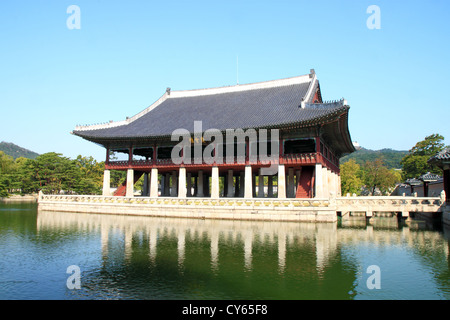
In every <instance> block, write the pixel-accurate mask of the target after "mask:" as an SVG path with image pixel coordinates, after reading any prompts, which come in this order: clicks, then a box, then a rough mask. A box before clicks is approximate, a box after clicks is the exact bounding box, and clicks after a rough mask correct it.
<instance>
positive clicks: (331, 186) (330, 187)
mask: <svg viewBox="0 0 450 320" xmlns="http://www.w3.org/2000/svg"><path fill="white" fill-rule="evenodd" d="M327 178H328V196H329V195H330V193H333V194H335V192H334V179H333V171H331V170H330V169H327Z"/></svg>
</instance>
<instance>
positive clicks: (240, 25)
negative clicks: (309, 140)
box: [0, 0, 450, 160]
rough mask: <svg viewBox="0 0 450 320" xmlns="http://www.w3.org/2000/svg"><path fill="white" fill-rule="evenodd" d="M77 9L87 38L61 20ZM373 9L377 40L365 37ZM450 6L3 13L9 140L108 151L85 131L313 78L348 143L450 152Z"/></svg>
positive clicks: (2, 132)
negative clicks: (173, 93)
mask: <svg viewBox="0 0 450 320" xmlns="http://www.w3.org/2000/svg"><path fill="white" fill-rule="evenodd" d="M72 4H74V5H77V6H78V7H79V8H80V10H81V14H80V21H81V29H79V30H77V29H74V30H70V29H69V28H67V25H66V20H67V19H68V18H69V16H70V14H68V13H67V12H66V10H67V8H68V7H69V6H70V5H72ZM369 5H377V6H378V7H379V8H380V18H381V29H378V30H377V29H374V30H371V29H369V28H367V25H366V21H367V19H368V18H369V17H370V16H371V14H368V13H367V12H366V10H367V8H368V7H369ZM449 11H450V1H447V0H440V1H439V0H433V1H391V0H389V1H379V0H371V1H365V0H358V1H355V0H347V1H336V0H329V1H324V0H322V1H320V0H319V1H299V0H296V1H283V0H281V1H280V0H278V1H261V0H258V1H244V0H239V1H212V0H210V1H195V0H192V1H149V0H147V1H138V0H133V1H114V0H111V1H100V0H89V1H87V0H86V1H84V0H70V1H64V0H54V1H51V0H48V1H44V0H43V1H35V0H30V1H20V0H15V1H12V0H2V1H0V48H1V50H0V108H1V125H0V140H3V141H7V142H13V143H15V144H18V145H20V146H22V147H25V148H27V149H30V150H33V151H35V152H38V153H45V152H51V151H54V152H59V153H62V154H63V155H65V156H67V157H70V158H75V157H76V156H77V155H79V154H81V155H84V156H88V155H92V156H94V157H95V158H96V159H97V160H104V158H105V151H104V149H103V148H102V147H99V146H97V145H95V144H93V143H91V142H88V141H85V140H83V139H81V138H79V137H76V136H72V135H71V134H70V131H72V130H73V129H74V128H75V126H76V125H77V124H95V123H103V122H107V121H109V120H114V121H118V120H123V119H125V117H126V116H133V115H134V114H136V113H138V112H140V111H141V110H143V109H144V108H146V107H147V106H149V105H150V104H152V103H153V102H154V101H155V100H157V99H158V98H159V97H160V96H161V95H162V94H163V93H164V91H165V89H166V87H171V88H172V89H173V90H186V89H198V88H208V87H216V86H224V85H234V84H236V78H237V74H236V73H237V72H236V69H237V68H236V57H237V56H239V83H241V84H243V83H251V82H258V81H266V80H273V79H279V78H285V77H292V76H297V75H303V74H307V73H309V70H310V69H311V68H314V69H315V70H316V73H317V76H318V79H319V81H320V84H321V89H322V95H323V98H324V99H325V100H334V99H340V98H342V97H344V98H345V99H347V100H348V103H349V104H350V106H351V109H350V116H349V127H350V133H351V136H352V140H354V141H358V142H359V144H360V145H362V146H363V147H366V148H370V149H381V148H393V149H397V150H408V149H410V148H411V147H412V146H414V144H415V143H416V142H417V141H420V140H422V139H423V138H424V137H425V136H427V135H430V134H433V133H440V134H442V135H443V136H444V137H445V138H446V140H445V142H446V144H450V125H449V118H450V117H449V110H450V102H449V101H448V99H447V93H448V91H449V75H450V62H449V57H450V54H449V52H450V48H449V46H450V44H449V43H450V41H449V40H450V39H449V37H450V19H449V18H448V12H449Z"/></svg>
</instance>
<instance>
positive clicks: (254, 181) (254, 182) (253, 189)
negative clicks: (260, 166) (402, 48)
mask: <svg viewBox="0 0 450 320" xmlns="http://www.w3.org/2000/svg"><path fill="white" fill-rule="evenodd" d="M251 175H252V197H253V198H254V197H256V175H255V174H253V170H252V171H251Z"/></svg>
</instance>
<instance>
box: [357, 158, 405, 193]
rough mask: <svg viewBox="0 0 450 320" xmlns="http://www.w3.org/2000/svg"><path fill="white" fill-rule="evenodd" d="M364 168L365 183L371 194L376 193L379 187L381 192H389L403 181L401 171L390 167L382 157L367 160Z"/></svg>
mask: <svg viewBox="0 0 450 320" xmlns="http://www.w3.org/2000/svg"><path fill="white" fill-rule="evenodd" d="M362 170H363V180H364V184H365V186H366V188H367V189H368V191H369V192H370V193H371V194H375V191H376V189H377V188H378V189H379V190H380V192H381V194H383V195H386V194H389V192H390V191H392V189H393V188H394V187H395V184H396V183H398V182H400V181H401V175H400V173H398V172H396V171H395V170H392V169H388V168H387V167H386V166H385V165H384V163H383V159H381V158H378V159H376V160H375V161H367V162H366V163H365V164H364V166H363V167H362Z"/></svg>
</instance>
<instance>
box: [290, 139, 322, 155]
mask: <svg viewBox="0 0 450 320" xmlns="http://www.w3.org/2000/svg"><path fill="white" fill-rule="evenodd" d="M313 152H316V140H315V139H299V140H287V141H285V142H284V153H285V154H295V153H313Z"/></svg>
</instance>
